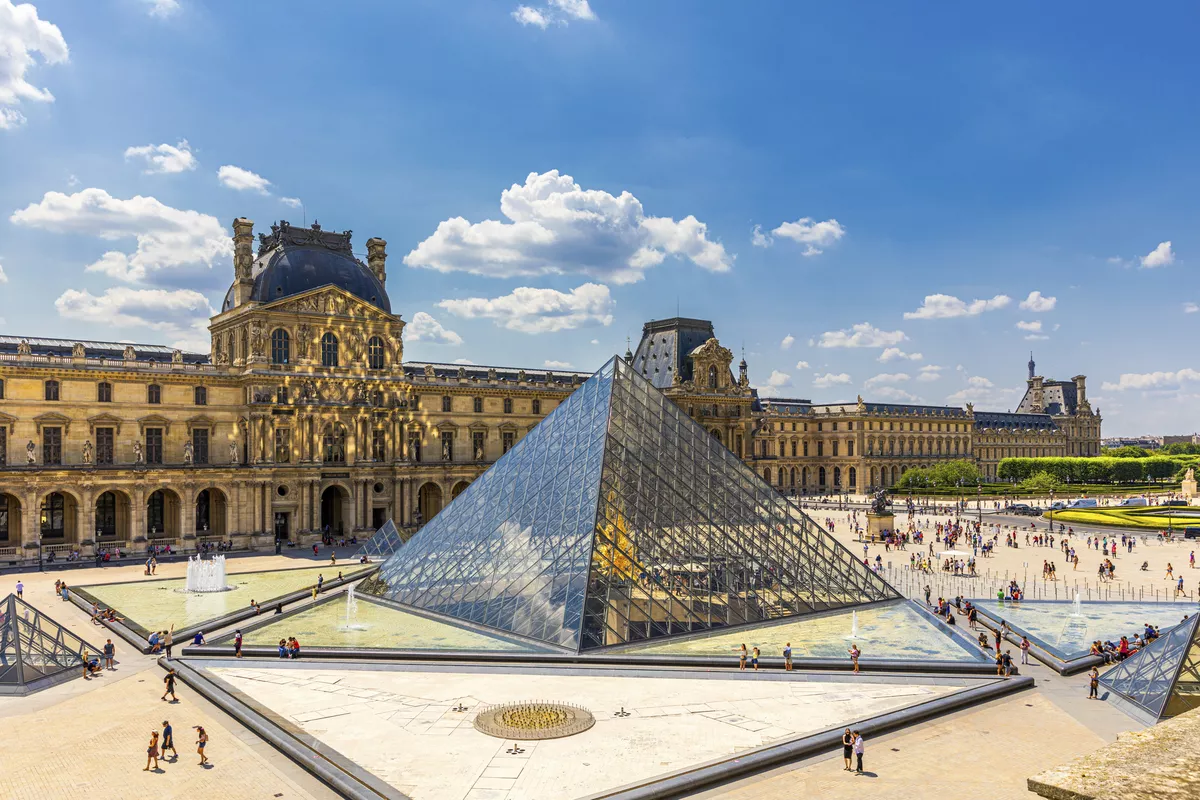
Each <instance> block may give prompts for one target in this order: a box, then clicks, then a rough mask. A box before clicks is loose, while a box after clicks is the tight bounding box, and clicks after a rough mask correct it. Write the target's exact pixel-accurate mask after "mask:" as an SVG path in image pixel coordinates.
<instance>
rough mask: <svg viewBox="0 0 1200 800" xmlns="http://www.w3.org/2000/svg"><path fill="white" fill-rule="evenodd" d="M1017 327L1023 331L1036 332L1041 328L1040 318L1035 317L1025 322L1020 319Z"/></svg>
mask: <svg viewBox="0 0 1200 800" xmlns="http://www.w3.org/2000/svg"><path fill="white" fill-rule="evenodd" d="M1017 327H1018V328H1020V329H1021V330H1023V331H1034V332H1038V331H1041V329H1042V321H1041V320H1040V319H1035V320H1034V321H1033V322H1025V321H1024V320H1022V321H1020V322H1018V323H1017Z"/></svg>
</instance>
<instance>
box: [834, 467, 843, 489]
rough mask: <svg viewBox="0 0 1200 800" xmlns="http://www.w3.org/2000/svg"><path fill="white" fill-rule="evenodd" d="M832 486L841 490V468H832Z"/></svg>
mask: <svg viewBox="0 0 1200 800" xmlns="http://www.w3.org/2000/svg"><path fill="white" fill-rule="evenodd" d="M833 485H834V486H836V487H838V488H841V485H842V468H841V467H834V468H833Z"/></svg>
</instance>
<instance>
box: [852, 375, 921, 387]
mask: <svg viewBox="0 0 1200 800" xmlns="http://www.w3.org/2000/svg"><path fill="white" fill-rule="evenodd" d="M911 378H912V376H911V375H909V374H908V373H906V372H881V373H880V374H878V375H875V376H872V377H870V378H867V379H866V380H865V381H863V387H864V388H867V389H870V388H872V387H874V386H881V385H883V384H885V383H904V382H905V381H908V380H910V379H911Z"/></svg>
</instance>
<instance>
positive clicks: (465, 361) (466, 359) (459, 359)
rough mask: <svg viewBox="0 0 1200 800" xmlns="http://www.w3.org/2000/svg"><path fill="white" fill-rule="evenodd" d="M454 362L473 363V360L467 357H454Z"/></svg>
mask: <svg viewBox="0 0 1200 800" xmlns="http://www.w3.org/2000/svg"><path fill="white" fill-rule="evenodd" d="M454 363H455V364H474V363H475V362H474V361H472V360H471V359H469V358H456V359H454Z"/></svg>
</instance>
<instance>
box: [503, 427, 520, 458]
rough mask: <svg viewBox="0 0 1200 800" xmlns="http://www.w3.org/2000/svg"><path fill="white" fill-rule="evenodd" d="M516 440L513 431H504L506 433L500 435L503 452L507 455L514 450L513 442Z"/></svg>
mask: <svg viewBox="0 0 1200 800" xmlns="http://www.w3.org/2000/svg"><path fill="white" fill-rule="evenodd" d="M516 438H517V437H516V435H515V434H514V433H513V432H512V431H504V433H502V434H500V441H501V448H502V450H503V452H505V453H507V452H508V451H509V450H512V447H513V440H514V439H516Z"/></svg>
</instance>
